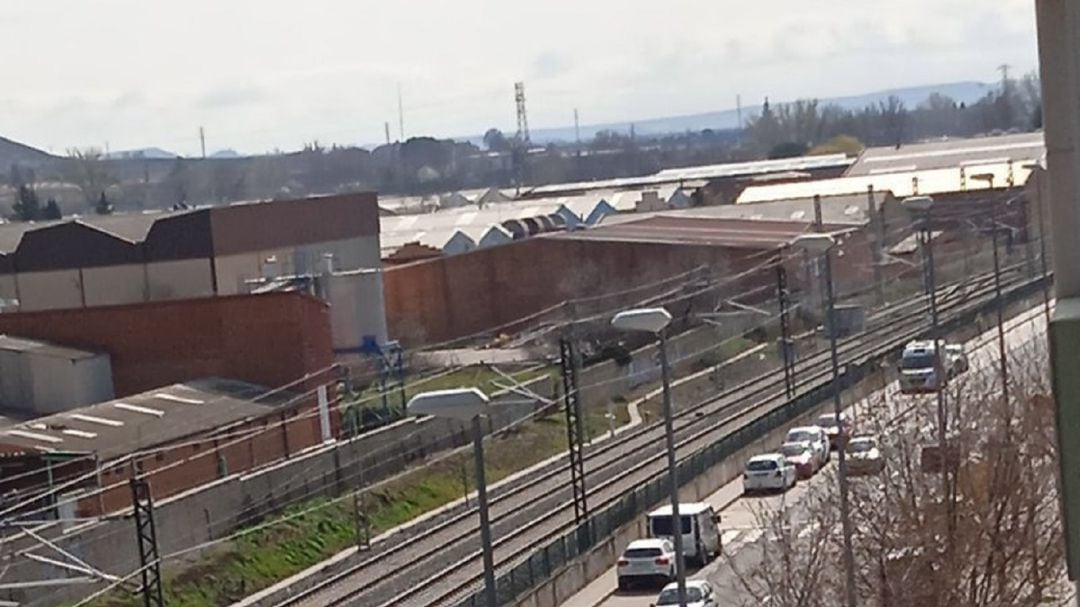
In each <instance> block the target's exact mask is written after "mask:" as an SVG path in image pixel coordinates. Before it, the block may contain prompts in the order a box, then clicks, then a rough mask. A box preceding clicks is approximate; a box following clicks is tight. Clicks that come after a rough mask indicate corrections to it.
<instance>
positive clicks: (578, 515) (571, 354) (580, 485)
mask: <svg viewBox="0 0 1080 607" xmlns="http://www.w3.org/2000/svg"><path fill="white" fill-rule="evenodd" d="M559 363H560V365H561V367H562V378H563V404H564V407H565V412H566V434H567V436H566V438H567V443H568V444H569V447H570V449H569V451H570V485H571V487H572V488H573V491H574V522H575V523H578V524H581V523H583V522H584V521H585V519H586V518H588V516H589V506H588V503H587V501H586V495H585V492H586V487H585V453H584V443H585V420H584V418H583V416H582V414H581V398H580V394H579V393H578V371H579V370H580V368H581V359H580V353H579V352H578V349H577V347H576V344H575V343H574V340H573V339H572V338H571V337H564V338H562V339H560V340H559Z"/></svg>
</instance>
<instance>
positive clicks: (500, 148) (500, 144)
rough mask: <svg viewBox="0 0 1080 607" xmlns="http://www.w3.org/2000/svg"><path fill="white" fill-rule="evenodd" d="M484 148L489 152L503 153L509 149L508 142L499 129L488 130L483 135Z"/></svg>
mask: <svg viewBox="0 0 1080 607" xmlns="http://www.w3.org/2000/svg"><path fill="white" fill-rule="evenodd" d="M484 146H485V147H487V149H488V151H491V152H505V151H506V150H509V149H510V141H509V140H507V138H506V135H503V132H502V131H500V130H499V129H494V128H492V129H488V130H487V132H486V133H484Z"/></svg>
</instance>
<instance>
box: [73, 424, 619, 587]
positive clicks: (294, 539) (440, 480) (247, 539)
mask: <svg viewBox="0 0 1080 607" xmlns="http://www.w3.org/2000/svg"><path fill="white" fill-rule="evenodd" d="M622 410H623V412H622V416H621V419H622V420H623V421H622V423H625V419H626V417H627V416H626V413H625V407H623V408H622ZM586 427H587V429H588V431H589V433H590V435H592V436H596V435H597V434H598V433H601V432H606V431H607V428H608V422H607V419H606V418H605V417H604V412H603V411H594V412H592V413H591V414H590V415H589V417H588V418H587V424H586ZM566 444H567V443H566V424H565V418H564V417H563V415H562V413H561V412H559V413H556V414H554V415H551V416H550V417H548V418H544V419H539V420H536V421H533V422H529V423H526V424H523V425H522V426H519V427H518V428H516V429H514V430H511V431H508V432H506V433H504V434H501V435H500V436H498V437H497V438H493V439H491V440H490V441H489V443H488V444H487V449H486V451H485V456H486V457H485V463H486V468H485V469H486V473H487V478H488V482H489V483H494V482H496V481H498V480H500V479H503V478H506V477H507V476H509V475H511V474H513V473H515V472H517V471H519V470H522V469H524V468H527V467H529V466H531V465H533V464H536V463H538V462H540V461H543V460H544V459H547V458H548V457H551V456H553V455H556V454H558V453H561V452H563V451H565V450H566ZM462 470H467V471H468V475H469V478H470V489H472V487H471V482H472V476H473V475H472V453H471V451H470V452H465V453H459V454H455V455H453V456H450V457H447V458H444V459H442V460H439V461H436V462H433V463H431V464H428V465H426V466H423V467H421V468H419V469H416V470H414V471H412V472H409V473H408V474H406V475H404V476H401V477H399V478H396V479H394V480H392V481H389V482H387V483H384V484H382V485H380V486H378V487H377V488H374V489H372V490H370V491H369V492H367V493H366V494H365V496H364V501H365V504H366V506H365V507H366V509H367V512H368V516H369V519H370V525H371V531H372V534H373V535H374V534H378V533H379V532H382V531H386V530H388V529H391V528H393V527H396V526H398V525H401V524H403V523H406V522H408V521H410V520H412V519H414V518H416V517H417V516H419V515H421V514H423V513H425V512H430V511H431V510H434V509H436V508H438V507H440V506H443V505H445V504H448V503H450V502H452V501H454V500H456V499H459V498H460V497H461V496H462V495H463V494H464V492H465V487H464V485H463V475H462ZM352 503H353V502H352V499H351V497H348V498H345V499H339V500H330V499H326V498H319V499H314V500H309V501H306V502H304V503H302V504H299V505H297V506H295V507H293V508H290V509H289V510H288V511H286V512H285V513H283V514H282V515H279V516H278V517H276V518H275V519H273V520H275V521H278V522H275V524H272V525H269V526H267V527H266V528H263V529H260V530H257V531H254V532H252V533H249V534H247V535H244V536H242V537H240V538H238V539H235V540H232V541H229V542H226V543H224V544H223V545H221V546H220V547H219V548H218V549H216V550H215V551H214V552H213V553H212V554H209V555H206V556H204V557H203V558H201V559H199V560H198V561H195V562H187V563H183V564H173V565H171V566H168V567H166V571H165V595H166V596H165V598H166V602H167V603H168V604H169V605H173V606H184V607H217V606H223V605H228V604H230V603H232V602H235V601H237V600H240V599H242V598H243V597H245V596H247V595H249V594H251V593H253V592H256V591H258V590H261V589H263V588H266V587H268V586H270V585H272V584H273V583H275V582H277V581H279V580H282V579H285V578H287V577H289V576H291V575H294V574H296V573H298V572H300V571H303V570H304V569H306V568H308V567H311V566H312V565H315V564H317V563H319V562H321V561H323V560H325V559H326V558H329V557H330V556H333V555H334V554H336V553H338V552H340V551H341V550H344V549H346V548H348V547H349V546H351V545H353V543H354V542H355V538H356V536H355V526H354V517H353V510H352ZM313 508H316V509H315V510H313V511H312V512H307V513H305V514H302V515H300V516H298V517H296V518H294V519H292V520H285V519H286V518H288V517H289V516H290V515H293V514H296V513H299V512H302V511H305V510H309V509H313ZM139 604H140V603H139V599H138V597H134V596H131V595H129V594H126V593H114V594H113V595H110V596H107V597H104V598H102V599H100V600H98V601H95V602H94V603H93V604H92V605H93V606H94V607H137V605H139Z"/></svg>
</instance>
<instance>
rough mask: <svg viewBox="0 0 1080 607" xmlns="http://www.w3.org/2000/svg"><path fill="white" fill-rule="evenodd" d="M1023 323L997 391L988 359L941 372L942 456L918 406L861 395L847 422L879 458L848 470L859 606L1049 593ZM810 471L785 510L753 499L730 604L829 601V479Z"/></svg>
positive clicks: (1039, 370)
mask: <svg viewBox="0 0 1080 607" xmlns="http://www.w3.org/2000/svg"><path fill="white" fill-rule="evenodd" d="M1032 335H1033V338H1032V339H1031V340H1030V341H1028V342H1027V343H1025V344H1022V345H1020V346H1019V347H1017V346H1014V347H1013V348H1012V350H1013V355H1012V356H1010V365H1009V367H1010V368H1009V383H1010V398H1009V399H1008V400H1005V399H1003V398H1002V396H1001V389H1000V386H1001V384H1000V381H1001V380H1000V376H999V374H998V371H997V369H996V367H994V366H992V365H991V366H989V367H981V368H972V369H971V370H970V371H968V372H967V373H965V374H964V375H961V376H958V377H957V378H955V379H953V380H952V382H950V384H949V386H948V388H947V391H948V397H947V400H948V403H949V407H950V411H951V413H950V417H949V419H950V422H949V423H950V426H951V427H952V430H951V431H950V433H949V436H950V438H949V441H950V444H949V453H951V454H954V455H951V456H947V457H944V458H941V459H938V458H932V459H929V460H928V459H926V454H927V452H926V451H924V448H925V447H926V446H927V445H933V443H935V442H936V441H935V439H934V438H933V437H932V436H931V435H932V434H933V430H932V428H933V426H934V424H933V422H932V421H931V420H932V419H933V416H934V413H933V412H932V411H929V410H927V409H925V408H922V407H920V406H918V405H915V406H912V407H909V406H908V404H907V402H906V401H899V402H898V401H897V400H896V399H895V397H894V396H892V395H889V394H886V393H885V392H884V391H879V392H877V393H876V394H875V396H874V397H872V398H871V399H870V402H867V403H866V406H865V407H862V408H861V409H862V414H861V416H860V418H859V419H860V421H859V428H860V431H861V432H864V433H873V434H875V435H877V436H878V440H879V442H880V444H881V447H882V453H883V454H884V462H885V469H884V471H883V472H882V473H881V474H878V475H876V476H872V477H869V478H853V479H852V481H853V482H852V483H851V493H850V504H851V513H852V514H851V516H852V523H853V528H854V530H855V533H854V534H853V538H852V539H853V542H852V543H853V553H854V556H855V563H856V594H857V600H858V604H859V605H867V606H873V605H880V606H890V607H915V606H921V605H965V606H967V607H999V606H1004V605H1029V606H1036V605H1047V604H1058V603H1057V602H1054V603H1051V602H1049V601H1050V599H1052V598H1053V597H1055V596H1057V597H1059V598H1060V596H1062V595H1061V590H1062V588H1061V586H1062V582H1063V581H1064V578H1065V561H1064V541H1063V533H1062V526H1061V521H1060V519H1059V517H1058V512H1059V511H1058V496H1057V490H1056V485H1055V479H1056V477H1057V472H1058V457H1057V452H1056V445H1057V442H1056V440H1055V437H1054V434H1055V425H1054V404H1053V400H1052V398H1051V397H1050V395H1049V394H1050V386H1049V378H1048V376H1047V368H1048V365H1049V363H1048V354H1047V348H1046V341H1045V336H1044V334H1041V333H1038V332H1034V333H1032ZM927 426H929V429H926V428H927ZM928 462H933V463H934V464H936V463H937V462H943V465H940V466H938V465H928ZM833 473H834V470H828V471H826V472H825V474H826V475H827V476H829V475H832V474H833ZM822 480H823V481H825V482H823V483H821V484H817V485H812V486H811V487H810V488H809V489H808V491H807V493H806V494H805V495H803V496H800V497H797V498H794V500H793V501H798V502H799V504H798V508H797V509H793V508H790V507H789V506H788V504H787V503H781V504H780V506H779V508H777V509H771V510H763V511H761V512H760V514H759V522H758V524H759V525H760V526H761V528H762V530H763V531H764V532H765V535H766V537H767V539H766V540H765V542H764V546H763V547H762V553H763V557H762V559H761V561H760V562H755V563H753V568H752V570H751V569H747V568H745V567H742V568H739V570H738V572H737V573H738V581H737V584H738V585H741V586H742V588H741V590H742V591H743V593H744V594H746V595H750V596H752V597H753V600H752V601H749V602H746V603H744V604H753V605H761V604H768V605H770V606H774V607H787V606H792V607H794V606H815V607H816V606H822V607H824V606H831V605H839V604H842V602H843V600H842V596H843V592H844V588H845V582H844V580H843V575H842V572H843V566H842V565H841V559H842V542H841V534H840V529H839V528H840V523H839V521H838V518H837V514H838V512H837V510H838V509H837V507H836V504H837V500H838V496H837V494H836V488H835V487H836V479H835V478H825V479H822ZM796 517H797V519H796ZM793 522H794V523H795V524H794V525H793V524H792V523H793ZM733 567H735V565H734V562H733ZM765 597H769V600H768V602H767V603H766V602H764V599H765ZM733 604H734V603H733Z"/></svg>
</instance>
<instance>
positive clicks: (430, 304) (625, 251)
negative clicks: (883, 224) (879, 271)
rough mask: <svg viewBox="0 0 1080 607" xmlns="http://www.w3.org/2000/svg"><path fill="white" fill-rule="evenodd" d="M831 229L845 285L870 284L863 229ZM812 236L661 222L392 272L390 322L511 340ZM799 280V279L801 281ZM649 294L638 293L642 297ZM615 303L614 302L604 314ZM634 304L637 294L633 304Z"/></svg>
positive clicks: (437, 336) (747, 225)
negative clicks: (562, 310)
mask: <svg viewBox="0 0 1080 607" xmlns="http://www.w3.org/2000/svg"><path fill="white" fill-rule="evenodd" d="M826 229H827V230H829V231H833V232H836V233H842V234H844V235H845V244H844V245H843V247H844V248H845V255H844V256H843V257H842V259H841V260H840V261H838V268H839V269H838V272H837V276H838V280H840V279H841V278H840V277H843V280H849V279H852V280H864V279H866V278H868V277H869V276H870V267H871V264H870V251H869V247H868V246H866V241H865V237H864V235H863V234H862V231H861V230H859V229H857V228H853V227H851V226H826ZM809 230H810V224H809V223H806V222H794V221H788V222H783V221H768V222H764V221H753V220H738V219H708V218H676V217H664V216H657V217H651V218H646V219H640V220H634V221H628V222H625V223H619V224H614V225H606V226H601V227H598V228H594V229H590V230H582V231H576V232H566V233H561V234H553V235H546V236H540V237H535V238H530V239H526V240H522V241H516V242H513V243H510V244H506V245H502V246H497V247H492V248H487V249H479V250H476V251H471V252H469V253H465V254H461V255H455V256H451V257H444V258H440V259H434V260H428V261H422V262H417V263H412V264H406V265H403V266H399V267H393V268H387V269H386V271H385V273H384V277H383V280H384V289H385V296H386V310H387V324H388V326H389V329H390V334H391V335H394V336H395V337H397V338H399V339H402V340H404V341H405V342H407V343H413V344H416V343H437V342H441V341H444V340H451V339H456V338H460V337H464V336H468V335H472V334H475V333H478V332H488V331H490V330H492V329H493V328H496V327H500V326H503V325H506V328H505V330H506V332H508V333H512V332H513V331H514V329H515V328H521V326H520V325H518V326H516V327H515V325H514V324H513V323H515V321H518V320H519V319H522V318H523V317H528V316H530V315H534V314H538V313H542V312H543V311H545V310H548V309H550V308H552V307H553V306H558V305H559V304H561V303H562V302H564V301H567V300H570V299H575V298H577V299H581V298H589V297H590V296H597V295H601V294H611V293H615V292H618V291H621V290H627V289H640V288H642V286H643V285H648V284H649V283H652V282H657V281H662V280H664V279H669V278H671V277H675V276H678V275H680V274H682V273H685V272H688V271H691V270H693V269H695V268H701V267H704V268H705V269H706V270H707V271H709V272H711V273H712V274H713V275H714V276H736V275H740V274H742V273H743V272H744V271H746V270H749V269H751V268H755V267H757V266H760V265H762V264H766V265H767V263H768V261H769V260H770V259H772V258H775V256H776V254H777V252H778V251H779V249H780V248H781V247H782V246H784V245H785V244H787V243H789V242H790V241H791V240H792V239H794V238H795V237H796V236H798V235H799V234H801V233H804V232H807V231H809ZM848 249H849V250H848ZM774 276H775V275H774V274H773V273H771V272H767V271H764V270H763V271H762V272H759V273H758V274H757V275H755V276H748V277H747V278H746V279H745V280H743V279H740V281H741V282H740V283H739V284H738V285H735V287H734V288H737V289H740V290H744V289H748V288H753V287H755V286H763V285H764V284H765V283H768V284H773V281H775V277H774ZM798 280H799V273H793V274H792V281H793V282H794V283H797V282H798ZM669 288H670V287H669ZM646 292H647V291H646V290H641V291H638V292H637V295H636V297H637V299H640V298H641V297H642V296H643V295H644V294H645V293H646ZM614 301H615V300H613V299H609V300H607V305H606V307H604V309H607V308H610V307H611V305H612V302H614ZM633 301H635V297H634V296H633V294H631V295H630V296H628V299H627V300H626V302H625V303H626V304H629V303H631V302H633ZM600 303H603V302H600ZM624 305H625V304H624Z"/></svg>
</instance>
